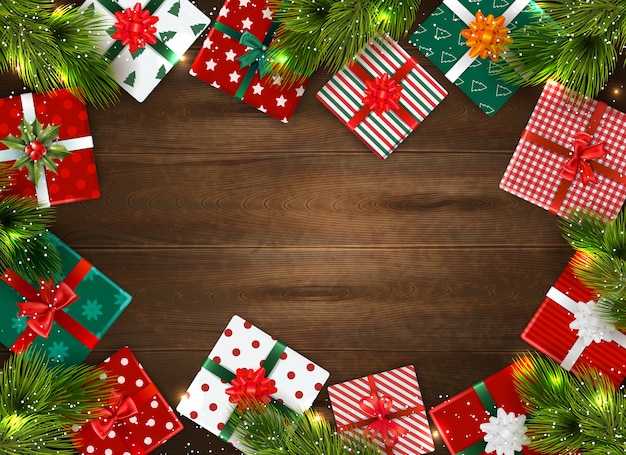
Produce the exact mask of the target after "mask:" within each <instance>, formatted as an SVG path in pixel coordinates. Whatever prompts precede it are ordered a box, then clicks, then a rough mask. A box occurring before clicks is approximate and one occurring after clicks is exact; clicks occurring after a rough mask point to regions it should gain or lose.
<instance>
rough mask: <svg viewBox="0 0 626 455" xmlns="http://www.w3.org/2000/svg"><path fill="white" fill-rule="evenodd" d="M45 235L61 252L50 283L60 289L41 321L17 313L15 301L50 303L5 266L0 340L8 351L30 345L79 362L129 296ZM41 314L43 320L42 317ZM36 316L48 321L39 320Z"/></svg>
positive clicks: (1, 283)
mask: <svg viewBox="0 0 626 455" xmlns="http://www.w3.org/2000/svg"><path fill="white" fill-rule="evenodd" d="M50 238H51V240H52V242H53V243H54V244H55V245H56V247H57V248H58V250H59V252H60V253H61V264H62V276H61V278H62V281H61V282H57V283H55V284H56V285H59V286H62V288H61V287H60V288H59V289H58V290H56V291H55V292H54V294H53V298H54V299H55V301H54V311H51V312H50V313H51V314H50V313H48V312H43V313H42V314H41V318H42V319H39V318H38V317H32V315H23V316H20V313H21V309H20V307H19V306H18V304H24V302H26V301H28V302H33V303H35V304H41V303H43V304H46V306H47V305H48V304H52V303H53V302H52V299H50V298H48V299H46V297H45V296H44V293H43V292H41V293H40V292H38V291H39V290H38V289H36V288H35V287H33V286H32V284H29V283H27V282H25V281H24V280H23V279H21V278H20V277H19V276H17V274H15V273H14V272H13V271H11V270H9V269H7V270H6V271H5V272H4V273H3V274H2V281H0V313H1V314H2V315H3V317H2V318H0V343H2V344H4V345H5V346H7V347H8V348H10V349H11V350H12V351H14V352H20V351H21V350H22V349H24V348H26V347H28V346H30V345H31V344H32V345H35V346H38V347H39V348H41V349H42V350H43V351H45V352H47V353H48V356H49V357H50V359H51V360H53V361H55V362H61V363H66V364H78V363H81V362H83V360H85V358H86V357H87V355H88V354H89V353H90V352H91V350H92V349H93V348H94V347H95V346H96V344H97V343H98V341H99V340H100V339H101V338H102V336H103V335H104V334H105V333H106V332H107V330H109V328H110V327H111V326H112V325H113V323H114V322H115V320H116V319H117V318H118V317H119V316H120V315H121V314H122V312H123V311H124V309H125V308H126V307H127V306H128V305H129V303H130V302H131V299H132V298H131V296H130V294H128V293H127V292H126V291H124V290H123V289H122V288H120V287H119V286H118V285H117V284H116V283H114V282H113V281H112V280H111V279H109V278H108V277H107V276H105V275H104V274H103V273H102V272H101V271H100V270H98V269H97V268H95V267H93V266H92V265H91V264H90V263H89V262H88V261H87V260H85V259H84V258H82V257H81V256H79V255H78V254H77V253H76V252H75V251H74V250H72V249H71V248H70V247H69V246H67V245H66V244H65V243H63V242H62V241H61V240H60V239H59V238H58V237H56V236H54V235H53V234H50ZM61 295H63V296H64V297H61ZM72 298H73V299H74V300H72ZM22 308H24V307H22ZM46 314H47V315H48V316H50V319H49V320H46V319H45V317H46ZM42 320H43V322H49V323H50V325H47V324H43V322H41V321H42ZM29 324H33V325H34V326H35V329H37V330H39V331H40V332H42V334H38V333H37V331H35V330H33V329H32V328H31V326H30V325H29ZM40 324H41V325H40ZM46 326H47V327H49V333H47V334H46V333H45V332H43V330H44V329H45V327H46Z"/></svg>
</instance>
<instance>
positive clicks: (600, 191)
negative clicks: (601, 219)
mask: <svg viewBox="0 0 626 455" xmlns="http://www.w3.org/2000/svg"><path fill="white" fill-rule="evenodd" d="M598 104H599V103H598V102H597V101H595V100H585V101H584V102H581V103H579V104H575V103H574V101H572V100H571V95H569V94H568V92H567V91H566V89H565V88H564V87H563V86H562V85H560V84H558V83H556V82H548V83H547V84H546V86H545V87H544V89H543V91H542V93H541V96H540V97H539V100H538V102H537V105H536V107H535V109H534V110H533V113H532V115H531V117H530V120H529V121H528V124H527V126H526V129H527V130H529V131H531V132H533V133H536V134H538V135H539V136H542V137H544V138H547V139H549V140H551V141H553V142H556V143H558V144H559V145H561V146H563V147H566V148H567V149H569V150H573V147H574V145H573V144H574V140H575V138H576V134H577V133H578V132H581V131H585V130H586V129H587V126H588V124H589V120H590V118H591V116H592V114H593V112H594V110H595V109H596V107H597V105H598ZM625 125H626V114H624V113H623V112H620V111H618V110H616V109H614V108H611V107H608V106H607V108H606V112H605V114H604V116H603V117H602V119H601V121H600V124H599V125H598V128H597V129H596V131H595V133H594V134H593V139H592V142H591V143H592V144H597V143H601V142H606V144H605V150H606V151H607V152H608V153H607V154H606V155H605V156H603V157H600V158H598V159H597V160H595V161H596V162H597V163H599V164H603V165H604V166H606V167H608V168H610V169H613V170H615V171H617V172H619V173H621V174H623V173H624V172H626V160H625V158H626V136H625V135H624V126H625ZM567 161H568V159H567V158H565V157H563V156H561V155H559V154H557V153H555V152H553V151H550V150H548V149H545V148H543V147H541V146H539V145H536V144H534V143H532V142H531V141H528V140H526V139H524V138H522V139H520V141H519V143H518V144H517V147H516V149H515V152H514V153H513V157H512V159H511V161H510V163H509V165H508V166H507V169H506V171H505V173H504V176H503V177H502V180H501V181H500V188H502V189H503V190H505V191H508V192H509V193H512V194H514V195H516V196H519V197H521V198H522V199H525V200H527V201H529V202H531V203H533V204H536V205H538V206H539V207H542V208H544V209H546V210H550V205H551V204H552V201H553V198H554V195H555V193H556V191H557V188H558V187H559V185H560V183H561V180H562V179H561V178H560V177H559V172H560V171H561V169H562V167H563V166H564V165H565V163H566V162H567ZM594 175H595V177H596V179H597V180H598V181H597V183H588V184H587V185H584V184H583V183H582V182H581V180H580V172H579V173H578V175H577V179H576V180H574V181H573V182H572V183H571V185H570V186H569V189H568V191H567V194H566V196H565V199H564V200H563V202H562V204H561V206H560V208H559V209H558V211H557V212H556V214H557V215H563V214H564V213H566V212H567V211H568V209H570V208H572V207H584V208H588V209H592V210H594V211H596V212H598V213H599V214H601V215H604V216H606V217H609V218H614V217H615V216H616V215H617V213H618V212H619V211H620V210H621V208H622V205H623V204H624V200H625V199H626V186H625V185H623V184H621V183H619V182H618V181H615V180H613V179H611V178H610V177H607V176H605V175H603V174H602V173H600V172H597V171H594ZM553 213H554V211H553Z"/></svg>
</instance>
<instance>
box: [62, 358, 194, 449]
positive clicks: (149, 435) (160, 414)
mask: <svg viewBox="0 0 626 455" xmlns="http://www.w3.org/2000/svg"><path fill="white" fill-rule="evenodd" d="M99 366H100V367H101V368H103V369H104V370H105V371H106V373H105V374H106V376H107V377H109V378H111V377H112V378H113V381H114V383H115V384H116V390H115V391H114V393H115V394H116V395H119V400H112V405H111V407H110V408H108V412H107V413H106V415H103V416H101V417H100V418H99V419H96V420H94V421H92V422H90V423H88V424H85V425H83V426H82V428H77V427H74V428H72V430H73V431H74V432H75V434H74V435H73V441H74V445H75V446H76V449H77V450H78V451H79V452H80V453H81V455H144V454H147V453H149V452H151V451H153V450H154V449H156V448H157V447H159V446H160V445H162V444H163V443H164V442H165V441H167V440H168V439H170V438H172V436H174V435H175V434H177V433H179V432H180V431H182V429H183V424H182V422H181V421H180V420H179V419H178V417H177V415H176V413H175V412H174V410H173V409H172V408H171V407H170V405H169V404H168V403H167V401H165V398H163V395H161V393H160V392H159V391H158V389H157V388H156V386H155V385H154V383H153V382H152V380H151V379H150V377H149V376H148V374H147V373H146V372H145V370H144V369H143V366H142V365H141V363H139V360H137V358H136V357H135V355H134V354H133V353H132V351H131V350H130V348H129V347H128V346H126V347H123V348H122V349H120V350H119V351H117V352H116V353H115V354H113V355H112V356H111V357H109V358H107V359H106V360H105V361H104V362H102V363H101V364H100V365H99ZM103 378H104V376H103ZM128 401H132V402H133V404H132V406H131V405H129V404H128ZM122 408H124V409H125V410H124V411H121V409H122ZM129 409H132V411H129ZM111 415H114V416H116V417H110V416H111ZM107 417H108V419H107ZM109 419H110V420H109Z"/></svg>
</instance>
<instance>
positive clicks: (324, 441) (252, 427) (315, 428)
mask: <svg viewBox="0 0 626 455" xmlns="http://www.w3.org/2000/svg"><path fill="white" fill-rule="evenodd" d="M236 415H237V418H238V420H239V422H240V424H239V425H238V427H237V428H236V430H235V435H236V437H237V438H238V440H239V441H240V442H241V443H242V444H243V445H244V446H245V447H246V449H245V450H244V453H246V454H250V455H251V454H256V455H275V454H278V453H280V454H284V455H302V454H307V455H355V454H358V455H380V451H379V449H378V448H377V446H375V445H374V444H372V443H371V442H370V441H369V440H368V439H366V438H365V437H363V436H360V435H358V434H351V435H350V437H345V436H342V435H340V434H339V433H338V432H337V431H335V430H334V429H333V427H332V426H331V424H330V423H329V422H328V421H327V420H326V419H324V418H323V417H322V416H321V415H320V414H318V413H317V412H315V411H312V410H307V411H305V412H304V413H302V414H298V415H296V414H295V413H285V412H283V411H282V410H281V409H279V408H277V407H275V406H274V405H272V404H271V403H270V404H267V405H265V404H259V403H257V404H253V405H252V406H250V407H249V408H247V409H245V410H240V411H236Z"/></svg>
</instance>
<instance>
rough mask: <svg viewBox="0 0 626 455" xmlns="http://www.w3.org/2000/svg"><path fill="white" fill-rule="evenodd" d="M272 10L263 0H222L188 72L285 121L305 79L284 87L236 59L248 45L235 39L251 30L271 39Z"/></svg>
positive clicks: (266, 40) (265, 39) (262, 39)
mask: <svg viewBox="0 0 626 455" xmlns="http://www.w3.org/2000/svg"><path fill="white" fill-rule="evenodd" d="M273 17H274V15H273V12H272V10H271V9H270V7H269V5H268V4H267V2H266V1H265V0H226V2H225V3H224V5H223V6H222V8H221V10H220V12H219V14H218V16H217V20H216V22H215V23H214V24H213V27H212V28H211V30H210V31H209V34H208V36H207V37H206V40H205V41H204V43H203V45H202V49H200V52H199V53H198V55H197V56H196V58H195V60H194V62H193V63H192V65H191V69H190V71H189V73H190V74H191V75H192V76H195V77H197V78H198V79H201V80H203V81H205V82H207V83H209V84H211V85H212V86H213V87H215V88H218V89H220V90H222V91H224V92H226V93H228V94H229V95H232V96H234V97H235V98H237V99H240V100H241V101H243V102H244V103H247V104H249V105H251V106H253V107H256V108H257V109H258V110H260V111H261V112H264V113H266V114H268V115H271V116H272V117H274V118H277V119H278V120H280V121H282V122H283V123H287V122H288V121H289V119H290V117H291V115H292V114H293V112H294V110H295V109H296V107H297V105H298V103H299V102H300V100H301V99H302V95H304V91H305V89H306V86H307V85H308V83H309V79H306V80H303V81H302V82H300V83H298V84H295V85H293V86H290V87H287V86H285V84H283V83H282V81H281V79H280V77H278V76H272V75H269V74H266V75H265V76H264V77H260V74H259V71H258V70H255V66H253V65H250V66H244V67H242V65H241V64H240V62H239V61H238V60H237V59H238V58H240V57H241V56H243V55H244V54H245V53H246V52H248V51H249V50H250V48H248V47H246V46H245V45H244V44H241V43H240V42H239V40H240V39H241V35H242V34H243V33H244V32H249V33H252V34H253V35H254V36H255V37H256V38H257V39H258V41H259V42H260V43H262V44H263V45H267V44H269V42H271V39H272V38H273V35H274V31H273V30H272V23H273Z"/></svg>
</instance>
